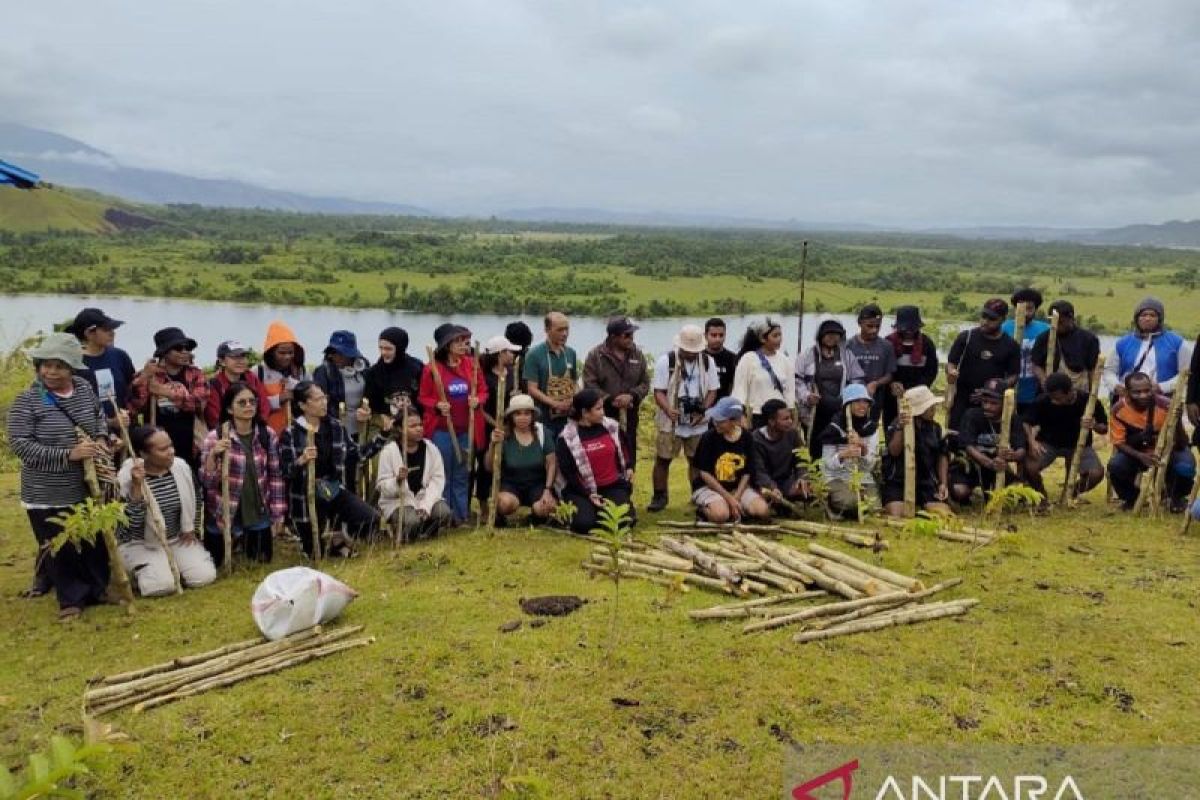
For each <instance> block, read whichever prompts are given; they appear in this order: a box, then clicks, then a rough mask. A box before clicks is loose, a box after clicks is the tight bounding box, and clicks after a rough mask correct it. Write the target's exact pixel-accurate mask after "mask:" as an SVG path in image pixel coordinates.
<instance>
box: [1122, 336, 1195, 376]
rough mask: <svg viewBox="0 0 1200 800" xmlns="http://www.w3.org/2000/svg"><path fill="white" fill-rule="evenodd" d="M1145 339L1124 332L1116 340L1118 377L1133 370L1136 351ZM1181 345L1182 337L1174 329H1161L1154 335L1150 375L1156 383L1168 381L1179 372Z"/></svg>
mask: <svg viewBox="0 0 1200 800" xmlns="http://www.w3.org/2000/svg"><path fill="white" fill-rule="evenodd" d="M1145 341H1146V340H1145V339H1139V338H1138V337H1137V335H1136V334H1133V333H1130V334H1126V335H1125V336H1122V337H1121V338H1120V339H1118V340H1117V360H1118V361H1119V362H1120V364H1119V367H1118V370H1117V377H1118V378H1120V379H1121V380H1124V379H1125V376H1126V375H1128V374H1129V373H1131V372H1133V368H1134V367H1136V366H1137V362H1138V353H1140V352H1141V351H1142V344H1143V343H1144V342H1145ZM1182 346H1183V337H1182V336H1180V335H1179V334H1178V333H1176V332H1175V331H1163V332H1162V333H1157V334H1155V335H1154V345H1153V347H1154V372H1155V374H1154V375H1151V376H1150V377H1151V378H1153V379H1154V381H1155V382H1156V383H1162V382H1163V381H1169V380H1171V378H1174V377H1175V375H1176V374H1177V373H1178V372H1179V359H1178V357H1177V354H1178V353H1179V348H1180V347H1182Z"/></svg>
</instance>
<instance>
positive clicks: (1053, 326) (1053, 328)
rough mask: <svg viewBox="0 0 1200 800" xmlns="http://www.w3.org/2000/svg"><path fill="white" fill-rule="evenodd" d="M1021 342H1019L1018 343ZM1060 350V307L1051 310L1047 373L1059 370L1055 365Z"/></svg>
mask: <svg viewBox="0 0 1200 800" xmlns="http://www.w3.org/2000/svg"><path fill="white" fill-rule="evenodd" d="M1018 344H1019V343H1018ZM1057 350H1058V309H1057V308H1056V309H1054V310H1053V311H1051V312H1050V334H1049V335H1048V336H1047V337H1046V374H1047V375H1053V374H1054V373H1056V372H1058V368H1057V367H1055V366H1054V357H1055V355H1057Z"/></svg>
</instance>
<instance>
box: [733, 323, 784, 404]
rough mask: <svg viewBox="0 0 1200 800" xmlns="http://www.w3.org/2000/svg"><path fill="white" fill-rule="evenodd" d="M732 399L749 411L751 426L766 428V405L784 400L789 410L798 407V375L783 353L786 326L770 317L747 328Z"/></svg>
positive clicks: (735, 376) (734, 375)
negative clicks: (771, 401) (763, 411)
mask: <svg viewBox="0 0 1200 800" xmlns="http://www.w3.org/2000/svg"><path fill="white" fill-rule="evenodd" d="M729 397H732V398H733V399H735V400H737V401H738V404H739V405H741V406H742V408H743V409H744V410H746V412H747V413H746V415H745V416H748V417H749V419H748V420H745V423H746V425H747V427H752V428H759V427H762V426H763V425H765V424H766V423H765V421H764V420H763V413H762V409H763V404H765V403H766V402H767V401H768V400H781V401H783V404H784V405H786V406H787V407H788V408H793V407H795V404H796V373H795V370H794V365H793V363H792V360H791V358H789V357H788V354H787V353H785V352H784V351H783V327H782V326H781V325H780V324H779V323H778V322H776V321H775V320H773V319H771V318H770V317H767V318H766V319H764V320H763V321H762V322H756V323H754V324H753V325H751V326H750V327H749V328H747V329H746V335H745V336H744V337H743V338H742V346H741V349H740V350H739V351H738V362H737V368H736V370H735V371H734V374H733V388H732V389H731V390H730V393H729Z"/></svg>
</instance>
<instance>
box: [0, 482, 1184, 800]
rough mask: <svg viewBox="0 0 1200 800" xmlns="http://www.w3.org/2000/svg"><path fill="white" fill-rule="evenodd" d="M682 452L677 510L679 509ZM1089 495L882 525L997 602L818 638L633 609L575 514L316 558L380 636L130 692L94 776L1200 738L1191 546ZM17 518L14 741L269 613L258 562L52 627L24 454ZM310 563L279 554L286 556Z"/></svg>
mask: <svg viewBox="0 0 1200 800" xmlns="http://www.w3.org/2000/svg"><path fill="white" fill-rule="evenodd" d="M677 466H678V465H677ZM682 472H683V471H682V469H678V468H677V469H676V471H675V475H674V478H675V481H674V486H673V488H674V492H673V497H674V502H673V504H672V506H671V507H670V508H669V509H668V510H667V511H666V512H664V513H663V514H662V515H659V516H658V518H660V519H679V518H685V517H686V515H687V514H688V510H687V508H686V507H685V505H684V502H683V498H685V496H686V495H685V489H684V487H683V477H682ZM641 473H642V474H641V476H640V479H639V482H640V483H642V482H644V481H645V479H647V478H648V473H649V469H648V466H644V467H643V469H642V470H641ZM1051 485H1053V484H1051ZM640 493H641V502H643V503H644V502H645V499H646V497H647V496H648V493H647V487H645V486H641V487H640ZM1089 499H1090V501H1091V502H1090V504H1089V505H1085V506H1084V507H1083V508H1082V509H1081V510H1080V511H1079V512H1077V513H1072V514H1065V513H1060V512H1056V513H1055V514H1054V516H1052V517H1049V518H1040V519H1037V520H1031V519H1029V518H1028V517H1017V518H1014V519H1013V520H1012V521H1013V523H1014V524H1015V526H1016V528H1017V530H1015V531H1014V532H1012V533H1010V534H1008V535H1006V536H1005V537H1004V539H1003V540H1002V541H1001V542H999V543H998V544H994V545H991V546H988V547H985V548H981V549H972V548H970V547H968V546H966V545H960V544H955V543H950V542H945V541H941V540H937V539H929V538H923V537H919V536H917V535H915V534H906V533H903V532H899V531H891V532H889V533H888V538H889V540H890V541H891V542H892V549H891V550H890V551H888V552H887V553H885V554H883V555H882V557H878V558H877V557H872V556H870V555H866V556H865V557H867V558H869V559H871V558H875V559H876V560H878V562H879V563H881V564H883V565H886V566H888V567H891V568H895V569H897V570H900V571H902V572H905V573H907V574H912V575H915V576H918V577H920V578H922V579H923V580H925V581H926V582H927V583H929V582H932V581H933V580H936V579H942V578H949V577H953V576H961V577H963V578H964V583H963V585H962V586H961V587H959V588H958V589H955V590H954V591H953V593H952V594H950V595H948V596H950V597H976V598H979V599H980V600H981V601H982V602H981V604H980V605H979V606H978V607H976V608H975V609H973V610H972V611H971V613H970V614H969V615H968V616H967V617H965V618H962V619H961V620H960V621H953V622H947V621H939V622H933V623H927V624H924V625H919V626H911V627H907V628H900V629H892V630H888V631H883V632H876V633H871V634H864V635H859V636H853V637H846V638H841V639H835V640H832V641H830V642H827V643H818V644H807V645H799V644H795V643H793V642H792V641H791V637H790V633H789V631H788V630H787V629H782V630H777V631H769V632H765V633H760V634H756V635H744V634H742V633H741V632H740V624H741V623H740V622H739V621H727V622H706V623H695V622H692V621H689V620H688V619H687V617H686V616H685V614H686V611H687V610H688V609H692V608H701V607H705V606H708V605H715V604H716V603H719V602H724V600H722V597H723V596H722V595H715V594H710V593H708V592H705V591H702V590H694V591H692V592H690V593H688V594H686V595H674V596H673V595H672V594H671V593H669V592H668V590H666V589H665V588H663V587H658V586H655V585H652V584H648V583H643V582H638V581H633V580H627V581H625V582H623V583H622V585H621V588H620V598H619V610H617V608H618V606H617V603H618V601H617V600H616V599H615V598H614V592H613V586H612V584H611V583H608V582H606V581H605V580H592V579H589V578H587V577H586V576H585V573H584V572H583V570H581V569H580V567H579V563H580V561H581V560H582V559H583V558H584V557H585V556H586V554H587V552H588V550H589V548H590V547H591V545H590V544H588V543H586V542H582V541H579V540H575V539H573V538H571V537H569V536H567V535H565V534H561V533H555V532H551V531H544V530H531V529H517V530H504V531H501V532H499V533H498V534H496V535H494V536H489V535H488V534H487V533H486V531H463V532H456V533H452V534H449V535H447V536H445V537H444V538H442V539H440V540H437V541H433V542H430V543H425V544H419V545H415V546H409V547H406V548H404V549H401V550H398V551H397V550H392V549H391V548H390V547H389V546H380V547H378V548H376V549H373V550H371V551H370V552H368V553H367V554H365V555H363V556H362V557H360V558H358V559H354V560H350V561H342V562H339V563H332V564H327V565H326V567H325V568H326V569H327V570H328V571H329V572H330V573H331V574H333V575H335V576H336V577H338V578H340V579H341V580H344V581H345V582H347V583H348V584H350V585H351V586H352V587H354V588H355V589H357V590H358V591H359V592H360V597H359V598H358V600H357V601H356V602H354V603H353V604H352V605H351V606H350V607H349V608H348V610H347V611H346V612H345V614H344V615H343V618H342V619H341V620H340V622H342V623H346V624H352V623H353V624H363V625H365V626H366V627H367V632H368V633H370V634H371V635H374V636H375V637H377V641H376V643H375V644H374V645H372V646H370V647H367V648H364V649H358V650H353V651H350V652H348V653H342V654H338V655H335V656H332V657H330V658H327V659H323V660H319V661H317V662H315V663H310V664H307V665H304V666H300V667H297V668H293V669H289V670H287V671H285V672H283V673H280V674H277V675H272V676H267V677H263V678H258V679H255V680H253V681H252V682H248V683H243V684H240V685H237V686H234V687H231V688H228V689H224V690H218V691H214V692H211V693H208V694H205V695H202V696H198V697H194V698H190V699H186V700H183V701H180V702H177V703H174V704H171V705H168V706H165V707H162V708H159V709H155V710H152V711H149V712H146V713H144V714H140V715H135V714H133V713H131V712H118V713H117V714H115V715H113V716H112V717H111V718H109V719H110V721H112V722H113V723H115V724H116V726H117V727H118V728H119V729H120V730H121V731H123V732H124V733H126V734H128V735H129V736H130V737H131V739H132V742H133V743H132V745H131V747H130V748H128V749H126V750H123V751H120V752H119V753H117V754H114V755H112V756H110V757H109V758H108V759H107V761H106V763H105V766H104V767H103V768H102V769H101V770H100V773H99V776H98V778H97V779H96V783H95V785H96V786H97V787H98V791H97V793H96V794H95V795H94V796H96V797H138V798H162V797H218V796H227V795H230V794H234V793H244V794H246V795H248V796H253V797H414V798H418V797H419V798H434V797H545V798H559V797H578V798H624V797H629V798H648V797H662V798H675V797H680V798H682V797H697V796H700V797H718V796H722V797H723V796H738V797H769V796H779V794H780V792H781V789H782V788H783V787H782V780H783V779H782V770H783V767H784V759H785V755H786V752H787V748H788V747H789V745H790V743H792V742H798V743H805V742H827V743H829V742H834V743H853V742H872V743H885V742H893V743H894V742H922V743H938V742H958V743H984V742H989V743H996V742H1004V743H1016V744H1035V743H1038V744H1067V743H1109V744H1117V743H1120V744H1135V743H1136V744H1179V743H1192V742H1195V741H1196V739H1197V736H1196V732H1195V720H1196V718H1197V714H1198V713H1200V693H1198V692H1197V691H1196V689H1195V678H1194V670H1195V661H1196V648H1197V647H1198V646H1200V641H1198V640H1197V637H1196V627H1195V608H1196V603H1197V601H1200V594H1198V589H1200V557H1198V553H1200V544H1198V543H1197V539H1196V538H1195V537H1194V536H1193V537H1192V538H1188V539H1183V538H1181V537H1180V536H1179V534H1178V523H1177V521H1176V520H1173V519H1172V520H1156V521H1147V520H1144V519H1143V520H1134V519H1131V518H1129V517H1128V516H1127V515H1124V514H1120V513H1116V512H1112V511H1110V510H1108V509H1107V508H1106V507H1105V506H1104V505H1103V503H1102V501H1101V495H1100V493H1099V492H1093V493H1092V496H1091V497H1090V498H1089ZM653 522H654V520H653V519H643V521H642V523H641V525H640V531H639V534H640V535H641V536H642V537H643V538H652V537H653V536H654V533H653V531H654V529H655V526H654V524H653ZM0 530H3V531H5V534H6V535H5V536H4V537H3V540H2V542H0V594H2V595H3V596H4V597H5V598H6V601H5V603H4V604H3V611H2V612H0V614H2V615H3V617H2V622H3V625H2V629H3V631H4V633H3V638H2V639H0V644H2V645H3V646H2V647H0V674H2V675H4V676H5V681H4V685H3V688H2V689H0V707H2V709H3V714H4V716H5V719H6V720H7V721H8V724H6V725H5V726H4V731H3V733H2V734H0V757H2V758H3V759H4V763H7V764H9V765H11V766H15V765H16V764H17V762H19V761H20V760H21V759H22V757H23V754H24V753H26V752H28V751H30V750H31V749H33V748H36V747H39V746H42V745H44V743H45V741H46V739H47V737H48V736H50V735H51V734H53V733H56V732H58V733H64V734H67V735H72V736H75V737H78V736H79V734H80V699H81V692H82V691H83V688H84V682H85V679H86V678H87V677H88V676H91V675H98V674H104V673H110V672H115V671H121V670H126V669H131V668H135V667H138V666H143V665H146V664H150V663H156V662H159V661H162V660H165V659H167V658H170V657H173V656H177V655H182V654H186V653H191V652H198V651H202V650H206V649H209V648H212V647H216V646H219V645H220V644H223V643H228V642H232V641H237V640H241V639H245V638H249V637H252V636H254V635H255V628H254V625H253V622H252V620H251V617H250V613H249V608H248V604H249V598H250V596H251V594H252V592H253V589H254V587H255V585H256V584H257V583H258V581H259V580H261V579H262V578H263V577H264V576H265V575H266V574H267V572H268V568H267V567H249V566H246V565H240V566H239V568H238V570H237V572H236V574H235V575H234V576H233V577H232V578H231V579H221V580H219V581H218V583H216V584H215V585H213V586H211V587H208V588H205V589H201V590H196V591H189V592H187V593H185V594H184V595H183V596H182V597H171V598H165V599H155V600H145V601H139V602H138V604H137V608H136V613H135V614H133V615H127V614H126V613H125V612H124V611H122V610H121V609H119V608H116V607H103V608H98V609H91V610H89V611H88V612H87V613H86V614H85V615H84V617H83V618H82V619H81V620H80V621H78V622H77V623H74V624H71V625H60V624H57V623H56V622H55V621H54V618H55V604H54V602H53V601H52V600H51V599H49V598H44V599H41V600H36V601H29V600H18V599H16V598H15V595H16V593H17V592H18V591H19V590H20V589H22V588H24V587H25V586H26V585H27V583H28V580H29V576H30V574H31V569H32V555H33V549H34V548H33V546H32V537H31V536H30V534H29V533H28V528H27V524H26V522H25V519H24V514H23V512H22V511H21V509H20V507H19V505H18V504H17V502H16V480H15V476H14V475H12V474H11V473H9V474H4V475H3V476H0ZM788 538H789V539H792V537H788ZM792 541H793V543H795V544H801V545H802V544H803V540H800V539H792ZM827 544H830V543H829V542H827ZM832 546H841V547H843V548H844V549H850V548H849V547H848V546H846V545H837V544H832ZM855 554H856V555H858V556H860V557H864V551H856V553H855ZM297 560H298V558H297V555H296V553H295V552H294V551H287V552H283V553H280V554H278V555H277V556H276V559H275V563H274V564H273V565H271V568H281V567H284V566H288V565H291V564H294V563H297ZM541 594H577V595H580V596H582V597H584V598H586V599H587V600H588V601H589V603H588V604H587V605H586V606H584V607H583V608H582V609H581V610H580V611H578V612H576V613H574V614H572V615H570V616H567V617H562V618H552V619H551V620H550V621H549V623H548V624H546V625H544V626H543V627H538V628H533V627H531V626H530V625H529V621H530V619H531V618H529V617H525V616H524V615H523V614H522V612H521V611H520V609H519V608H518V599H519V598H521V597H529V596H535V595H541ZM615 610H617V613H616V614H615V623H614V611H615ZM521 618H523V619H524V624H523V625H522V627H521V628H520V629H518V630H517V631H515V632H512V633H502V632H500V630H499V629H500V626H501V625H502V624H504V623H506V622H509V621H511V620H515V619H521ZM614 698H621V699H622V700H623V701H624V700H632V701H635V702H636V705H632V706H622V705H617V704H616V703H614ZM521 791H524V792H526V793H525V794H521V793H520V792H521Z"/></svg>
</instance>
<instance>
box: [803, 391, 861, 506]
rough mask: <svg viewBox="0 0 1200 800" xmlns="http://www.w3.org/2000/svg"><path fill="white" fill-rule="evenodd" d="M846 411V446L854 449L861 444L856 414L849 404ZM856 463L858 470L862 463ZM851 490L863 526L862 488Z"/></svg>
mask: <svg viewBox="0 0 1200 800" xmlns="http://www.w3.org/2000/svg"><path fill="white" fill-rule="evenodd" d="M845 411H846V444H848V445H850V446H851V447H853V446H855V445H857V444H860V442H859V438H858V434H857V433H855V432H854V413H853V412H852V411H851V410H850V404H849V403H847V404H846V408H845ZM854 463H855V465H856V466H855V469H858V467H857V465H858V464H861V463H862V462H861V461H855V462H854ZM851 488H853V489H854V518H855V519H856V520H858V524H859V525H861V524H862V521H863V514H862V487H861V486H854V487H851ZM793 513H795V512H793Z"/></svg>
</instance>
